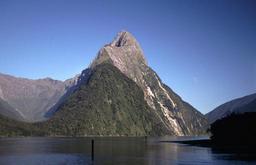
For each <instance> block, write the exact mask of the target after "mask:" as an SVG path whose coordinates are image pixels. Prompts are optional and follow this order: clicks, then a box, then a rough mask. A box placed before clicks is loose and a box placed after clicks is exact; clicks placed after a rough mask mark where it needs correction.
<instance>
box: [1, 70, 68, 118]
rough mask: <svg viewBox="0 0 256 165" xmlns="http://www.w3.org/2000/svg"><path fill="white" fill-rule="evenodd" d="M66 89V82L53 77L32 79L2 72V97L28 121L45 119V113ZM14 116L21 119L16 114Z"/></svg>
mask: <svg viewBox="0 0 256 165" xmlns="http://www.w3.org/2000/svg"><path fill="white" fill-rule="evenodd" d="M65 91H66V85H65V83H64V82H61V81H57V80H53V79H51V78H45V79H38V80H30V79H25V78H17V77H13V76H10V75H5V74H0V99H2V100H4V101H5V102H6V103H8V104H9V105H10V106H11V107H12V108H13V109H15V111H16V112H18V114H19V115H20V116H22V118H23V120H25V121H28V122H36V121H41V120H45V119H46V118H45V117H44V115H45V113H46V112H47V111H48V110H49V109H50V108H51V107H52V106H53V105H54V104H55V103H56V102H57V101H58V100H59V99H60V97H61V96H62V95H63V94H64V93H65ZM12 118H14V119H16V120H20V118H19V117H17V116H15V115H14V116H13V117H12Z"/></svg>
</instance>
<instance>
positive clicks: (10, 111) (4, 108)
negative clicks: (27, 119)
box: [0, 99, 24, 120]
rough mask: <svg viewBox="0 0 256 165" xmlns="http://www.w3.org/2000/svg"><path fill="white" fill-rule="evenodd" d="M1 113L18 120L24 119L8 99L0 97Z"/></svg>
mask: <svg viewBox="0 0 256 165" xmlns="http://www.w3.org/2000/svg"><path fill="white" fill-rule="evenodd" d="M0 115H3V116H6V117H9V118H11V119H16V120H24V119H23V117H22V116H21V115H20V114H19V112H17V111H16V110H15V109H14V108H13V107H11V106H10V105H9V104H8V103H7V102H6V101H4V100H2V99H0Z"/></svg>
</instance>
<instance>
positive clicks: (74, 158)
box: [0, 137, 256, 165]
mask: <svg viewBox="0 0 256 165" xmlns="http://www.w3.org/2000/svg"><path fill="white" fill-rule="evenodd" d="M198 138H205V137H158V138H132V137H94V138H93V137H86V138H60V137H58V138H45V137H43V138H32V137H29V138H1V139H0V164H4V165H5V164H7V165H9V164H10V165H19V164H21V165H23V164H24V165H30V164H31V165H32V164H36V165H41V164H133V165H136V164H140V165H141V164H158V165H161V164H197V165H198V164H228V165H229V164H232V165H233V164H255V163H256V158H255V160H253V159H244V158H243V157H241V155H236V154H234V153H227V152H222V151H214V150H212V149H211V148H207V147H196V146H189V145H185V144H177V143H171V142H169V141H171V140H186V139H198ZM92 139H94V153H95V155H94V161H93V162H92V161H91V140H92ZM242 156H245V157H253V155H242Z"/></svg>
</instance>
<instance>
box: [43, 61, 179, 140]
mask: <svg viewBox="0 0 256 165" xmlns="http://www.w3.org/2000/svg"><path fill="white" fill-rule="evenodd" d="M90 73H91V74H90V76H89V78H88V80H87V81H86V82H84V83H82V84H81V85H80V86H79V88H78V89H77V90H76V91H75V92H74V93H72V94H71V95H70V96H69V98H68V99H67V101H66V102H65V103H63V104H62V106H61V107H60V109H59V110H58V111H57V112H56V113H55V115H54V116H53V117H52V118H51V119H50V120H48V121H47V122H46V123H42V125H43V126H42V127H44V130H46V129H48V130H49V134H50V135H70V136H84V135H107V136H109V135H113V136H124V135H129V136H142V135H166V134H174V132H170V131H169V130H168V129H167V126H166V125H165V123H164V122H163V121H162V120H161V118H162V117H164V116H159V114H157V113H155V112H154V111H153V110H152V109H151V108H150V107H149V106H148V105H147V103H146V101H145V100H144V94H143V91H142V90H141V89H140V87H139V86H138V85H137V84H136V83H135V82H133V81H132V80H130V79H129V78H127V77H126V76H125V75H124V74H122V73H121V72H120V71H119V70H118V69H117V68H116V67H114V66H113V65H110V64H101V65H98V66H96V67H94V68H93V69H92V70H91V72H90Z"/></svg>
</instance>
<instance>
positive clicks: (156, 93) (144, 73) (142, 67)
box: [90, 31, 206, 135]
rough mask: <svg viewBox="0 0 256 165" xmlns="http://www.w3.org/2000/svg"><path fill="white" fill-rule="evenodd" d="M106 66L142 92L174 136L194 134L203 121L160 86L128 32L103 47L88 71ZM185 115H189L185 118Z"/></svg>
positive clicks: (168, 90) (193, 110)
mask: <svg viewBox="0 0 256 165" xmlns="http://www.w3.org/2000/svg"><path fill="white" fill-rule="evenodd" d="M101 63H110V64H112V65H114V66H115V67H117V68H118V69H119V70H120V71H121V72H122V73H123V74H124V75H126V76H127V77H128V78H130V79H132V80H133V81H134V82H135V83H136V84H137V85H138V86H139V87H141V89H142V90H143V92H144V99H145V101H146V102H147V104H148V105H149V107H151V108H152V109H154V110H155V112H156V113H157V114H159V116H164V117H162V118H161V120H162V121H161V122H163V123H165V126H166V127H167V128H168V130H169V131H170V132H173V134H175V135H188V134H193V133H195V132H197V131H198V130H199V129H200V128H201V127H202V126H204V125H205V124H206V121H205V119H204V117H203V115H202V114H201V113H199V112H198V111H197V110H195V109H194V108H193V107H192V106H191V105H189V104H187V103H185V102H183V100H182V99H181V98H180V97H179V96H178V95H177V94H175V93H174V92H173V91H172V90H170V88H168V87H167V86H166V85H164V84H163V83H162V82H161V80H160V78H159V77H158V76H157V74H156V73H155V72H154V71H153V70H152V69H151V68H150V67H149V66H148V65H147V62H146V59H145V57H144V54H143V51H142V49H141V48H140V45H139V43H138V42H137V41H136V39H135V38H134V37H133V36H132V34H130V33H129V32H126V31H122V32H120V33H119V34H118V35H117V37H116V38H115V39H114V40H113V41H112V42H111V43H110V44H107V45H106V46H104V47H103V48H102V49H101V50H100V51H99V53H98V55H97V57H96V59H95V60H94V61H93V62H92V64H91V66H90V68H94V67H95V66H97V65H99V64H101ZM188 114H189V115H188Z"/></svg>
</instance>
